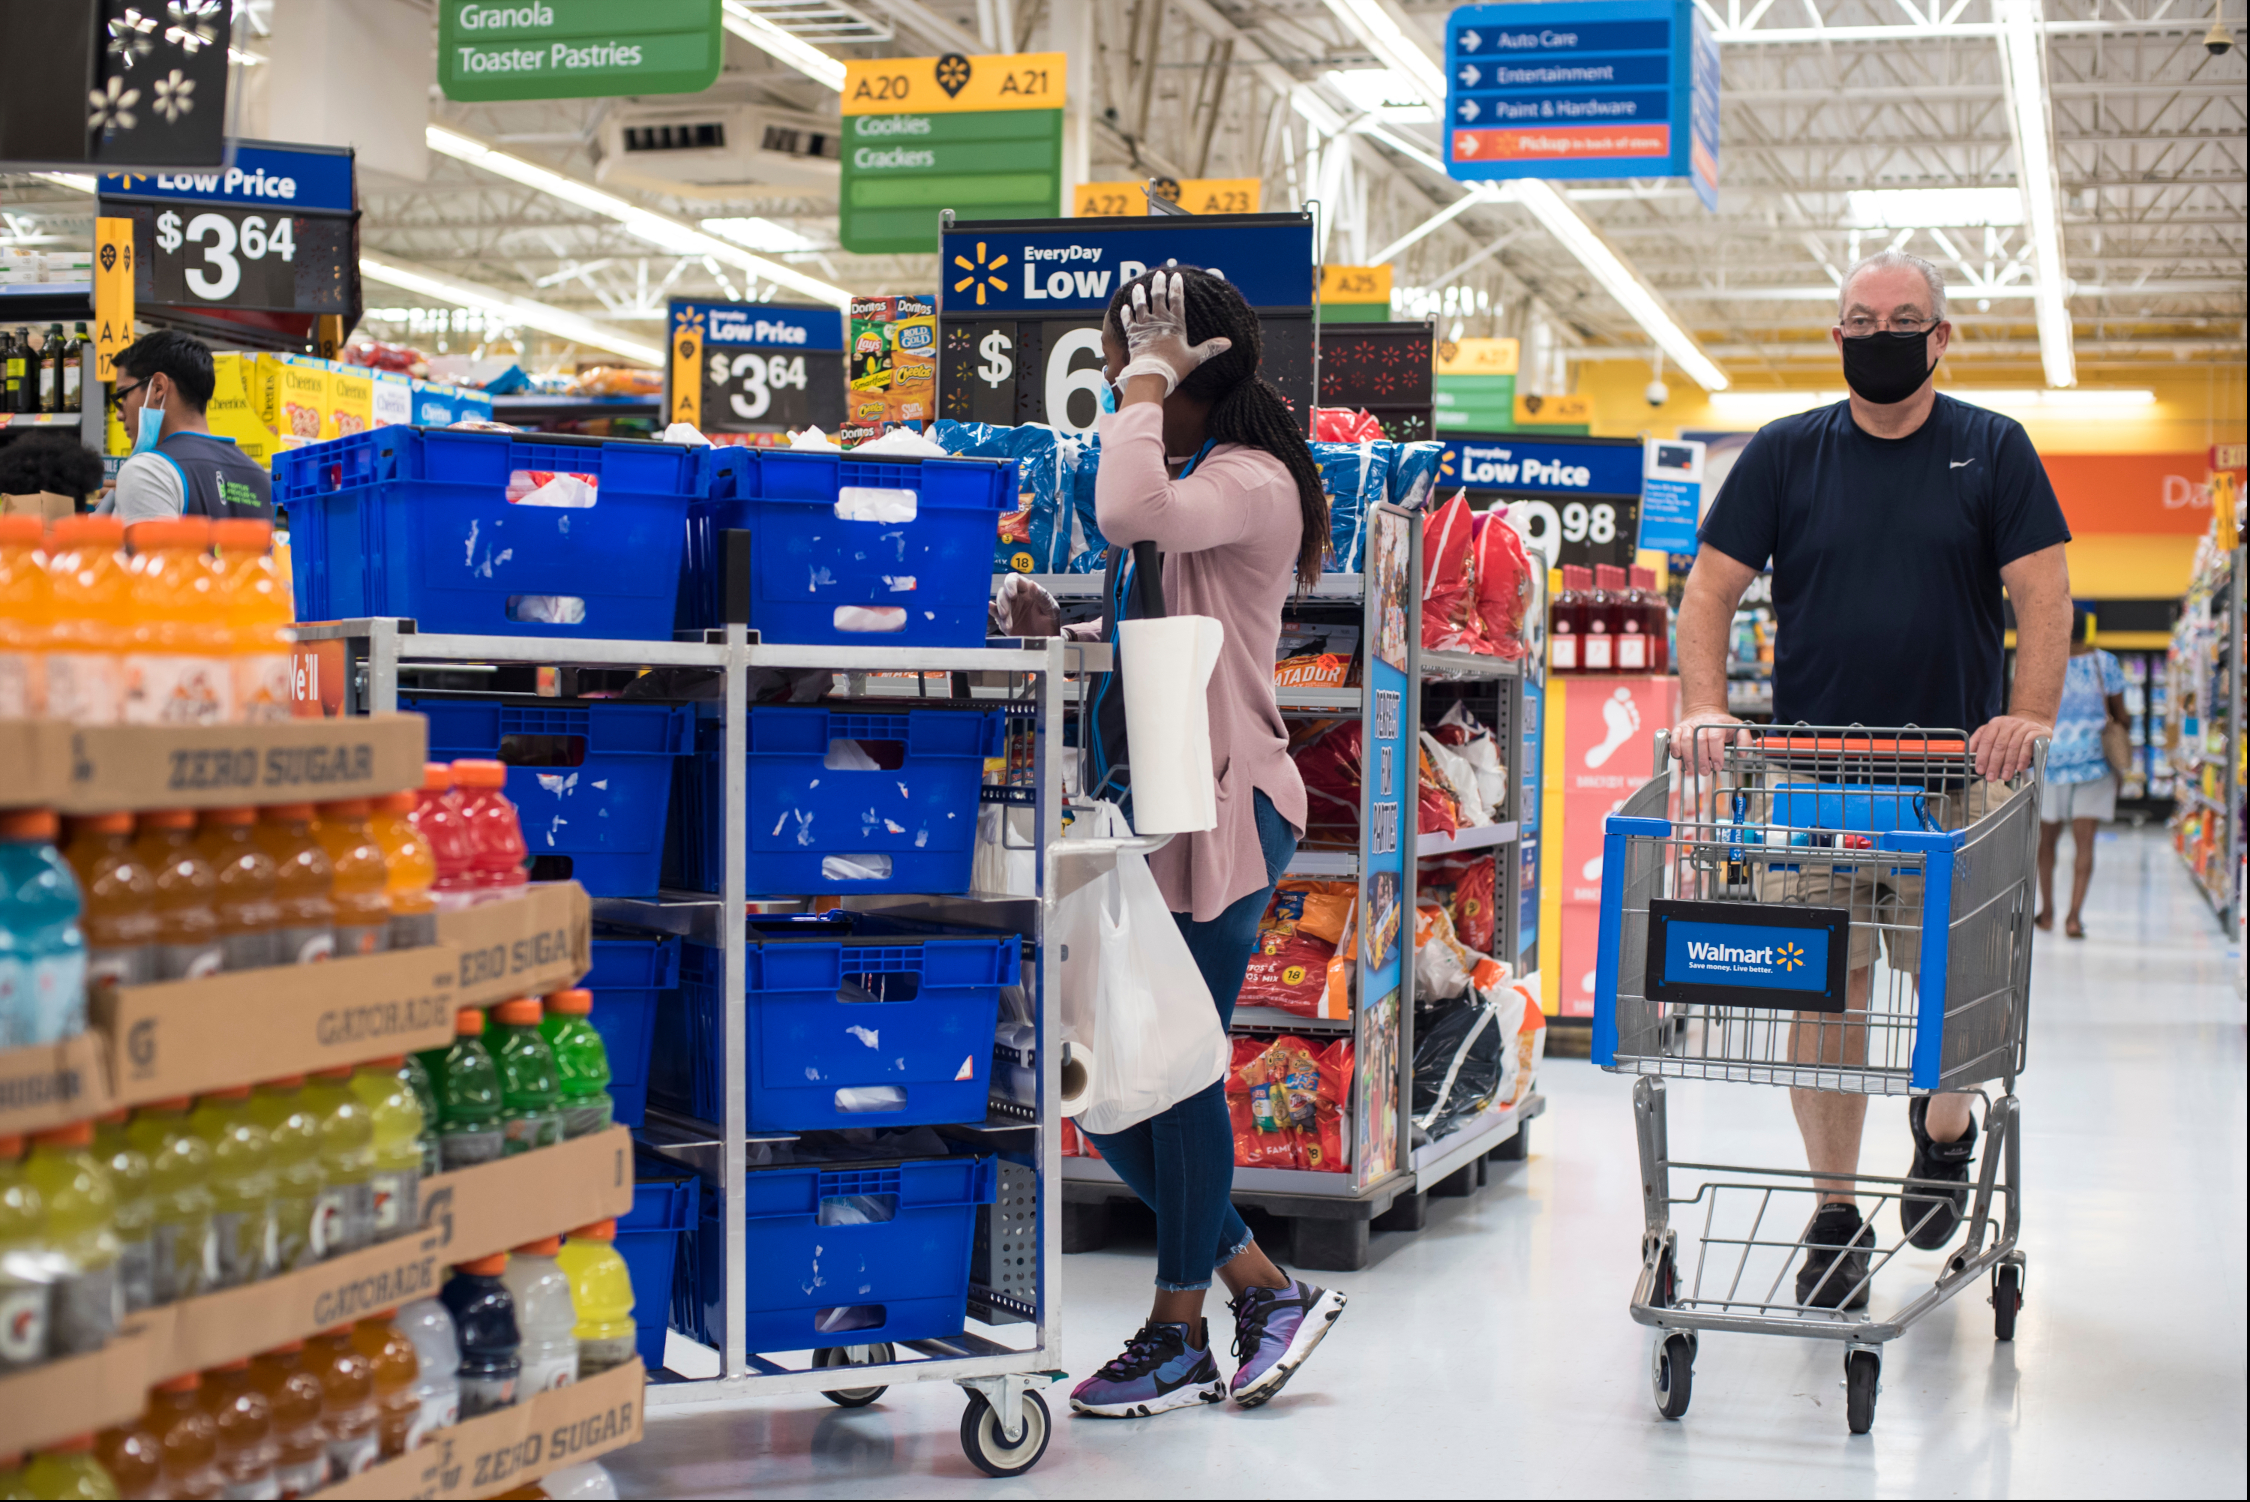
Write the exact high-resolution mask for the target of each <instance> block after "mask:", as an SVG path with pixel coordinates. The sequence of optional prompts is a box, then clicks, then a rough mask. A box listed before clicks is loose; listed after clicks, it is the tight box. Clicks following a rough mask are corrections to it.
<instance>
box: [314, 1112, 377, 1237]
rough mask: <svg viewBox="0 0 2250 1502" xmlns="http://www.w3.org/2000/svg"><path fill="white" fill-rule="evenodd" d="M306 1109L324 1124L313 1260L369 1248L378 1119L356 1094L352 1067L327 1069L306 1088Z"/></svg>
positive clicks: (321, 1128) (373, 1223)
mask: <svg viewBox="0 0 2250 1502" xmlns="http://www.w3.org/2000/svg"><path fill="white" fill-rule="evenodd" d="M305 1109H306V1110H308V1111H310V1112H311V1113H312V1114H313V1116H314V1117H315V1119H317V1120H318V1121H319V1122H320V1180H321V1183H320V1204H319V1207H318V1208H317V1209H315V1210H314V1211H313V1228H312V1245H313V1256H314V1257H315V1258H322V1259H325V1258H328V1257H339V1256H342V1255H343V1254H344V1253H345V1252H356V1251H358V1250H359V1249H360V1248H361V1247H363V1246H366V1245H367V1243H368V1239H369V1237H370V1236H371V1235H373V1233H374V1229H375V1185H374V1174H375V1121H374V1117H373V1116H372V1115H371V1114H370V1113H369V1111H368V1109H367V1106H366V1104H365V1103H364V1102H363V1101H361V1100H360V1098H359V1096H358V1095H357V1094H355V1093H354V1092H353V1090H352V1072H351V1070H349V1069H323V1070H319V1071H318V1072H316V1073H315V1074H314V1075H313V1076H312V1077H311V1078H310V1079H309V1080H308V1081H307V1082H306V1084H305Z"/></svg>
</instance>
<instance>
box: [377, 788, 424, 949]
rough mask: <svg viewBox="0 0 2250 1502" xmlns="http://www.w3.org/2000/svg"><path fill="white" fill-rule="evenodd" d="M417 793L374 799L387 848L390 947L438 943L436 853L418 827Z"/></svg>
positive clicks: (385, 883) (385, 889) (385, 875)
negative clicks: (415, 819)
mask: <svg viewBox="0 0 2250 1502" xmlns="http://www.w3.org/2000/svg"><path fill="white" fill-rule="evenodd" d="M420 801H421V797H420V795H419V794H417V793H411V792H408V793H392V794H389V795H388V796H386V797H382V798H378V799H376V800H375V811H374V814H373V815H372V816H371V817H370V819H369V821H368V822H369V824H370V825H371V826H372V827H373V829H374V831H375V843H376V844H378V845H380V846H382V848H383V893H384V896H385V898H386V899H387V900H388V901H389V903H390V905H391V937H390V943H389V945H388V946H387V947H388V948H391V949H420V948H421V947H422V946H424V945H425V944H435V943H436V942H437V894H436V893H435V892H434V891H433V890H432V889H433V888H434V887H435V886H436V885H437V873H438V868H437V856H436V854H435V853H434V852H433V851H432V850H431V849H430V842H429V841H428V840H426V839H424V838H423V837H422V831H421V830H420V829H418V828H417V827H415V823H414V817H413V815H414V807H415V805H416V804H417V803H418V802H420Z"/></svg>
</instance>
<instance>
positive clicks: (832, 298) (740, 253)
mask: <svg viewBox="0 0 2250 1502" xmlns="http://www.w3.org/2000/svg"><path fill="white" fill-rule="evenodd" d="M424 135H425V137H426V138H427V139H428V141H429V144H430V149H431V150H432V151H435V152H439V153H442V154H443V155H445V156H449V157H452V158H454V159H455V160H457V161H463V162H467V163H468V164H469V165H470V166H472V167H479V168H482V169H483V170H484V171H486V172H490V173H492V174H493V175H495V176H497V177H505V178H507V179H509V180H510V181H512V182H519V183H522V184H523V185H524V186H525V187H527V188H536V189H538V190H539V191H540V192H542V193H545V194H547V195H548V196H549V197H553V198H560V199H562V200H563V201H564V202H565V203H574V204H576V205H578V206H579V207H580V208H582V209H590V210H592V211H593V212H594V213H597V214H600V215H602V216H604V217H605V218H609V219H614V220H616V221H617V222H618V223H619V224H622V225H624V226H625V228H626V229H627V230H628V231H629V232H631V233H632V234H635V235H638V236H640V237H641V238H642V239H644V240H646V241H648V242H649V243H651V244H653V245H658V246H662V247H663V248H664V249H665V250H668V251H671V252H672V253H673V254H675V255H683V256H711V257H713V258H715V259H717V260H720V261H723V262H725V263H726V264H727V265H729V266H736V267H740V268H741V269H742V270H744V271H747V272H749V273H750V274H751V275H752V276H756V277H762V278H764V279H765V280H766V281H769V282H773V283H776V284H777V285H780V286H783V287H787V288H789V289H790V290H791V291H793V292H799V293H802V294H803V295H805V296H807V297H810V298H814V299H816V300H818V301H820V302H824V303H827V304H829V305H830V306H831V307H837V308H845V307H849V306H850V305H851V300H852V295H851V294H850V293H849V292H846V291H845V290H844V289H843V288H841V287H835V286H830V285H829V284H828V283H827V282H824V281H822V280H821V279H820V278H818V277H816V276H807V275H805V274H804V273H803V272H801V271H798V270H796V269H795V268H794V267H790V266H784V265H783V264H781V262H779V261H772V260H768V259H766V258H765V257H764V256H761V255H754V254H752V253H751V252H749V251H747V250H744V249H743V248H742V247H741V246H739V245H735V244H733V243H732V242H730V241H727V240H722V239H720V238H719V237H718V236H716V235H708V234H705V233H704V232H703V231H702V230H699V229H697V228H696V227H695V226H693V225H691V224H688V223H686V222H684V221H682V220H679V219H674V218H673V217H672V216H671V215H669V214H660V213H657V212H656V211H655V210H653V209H644V208H642V207H641V206H640V205H638V204H635V203H628V202H626V201H625V200H624V199H622V198H619V197H618V196H617V195H616V194H614V193H605V192H603V191H602V190H601V189H600V188H597V187H594V186H593V185H592V184H590V183H582V182H580V181H578V179H576V178H574V177H567V176H565V175H564V174H562V173H560V172H557V171H555V170H554V169H552V168H549V167H542V166H540V165H539V164H538V163H536V162H528V161H525V160H524V159H523V158H522V157H520V156H511V155H510V154H509V153H507V152H505V151H499V150H496V149H494V148H493V147H490V146H487V145H485V144H484V143H483V142H482V141H479V140H477V139H476V138H475V137H473V136H465V135H463V134H461V133H460V132H459V131H456V130H449V129H447V128H446V127H445V126H442V125H432V126H430V127H429V128H428V129H427V131H425V132H424Z"/></svg>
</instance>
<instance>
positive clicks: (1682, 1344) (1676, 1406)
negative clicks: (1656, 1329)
mask: <svg viewBox="0 0 2250 1502" xmlns="http://www.w3.org/2000/svg"><path fill="white" fill-rule="evenodd" d="M1649 1380H1650V1383H1651V1385H1652V1386H1653V1387H1654V1388H1655V1391H1656V1411H1657V1412H1658V1413H1661V1414H1663V1415H1664V1416H1665V1417H1666V1418H1668V1419H1676V1418H1678V1417H1679V1416H1680V1415H1681V1414H1683V1413H1686V1412H1687V1406H1688V1398H1689V1397H1690V1395H1691V1394H1692V1393H1693V1392H1694V1390H1695V1336H1694V1335H1693V1334H1692V1333H1691V1332H1687V1331H1680V1330H1674V1331H1672V1332H1671V1333H1669V1334H1667V1335H1666V1336H1665V1337H1664V1338H1663V1339H1662V1340H1660V1341H1658V1342H1657V1343H1656V1352H1655V1356H1654V1358H1653V1360H1652V1361H1651V1364H1650V1369H1649Z"/></svg>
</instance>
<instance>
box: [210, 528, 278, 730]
mask: <svg viewBox="0 0 2250 1502" xmlns="http://www.w3.org/2000/svg"><path fill="white" fill-rule="evenodd" d="M211 541H212V542H213V543H215V544H217V546H218V549H219V574H220V578H221V584H220V590H219V597H220V602H221V608H222V610H223V611H224V614H225V619H226V623H227V628H228V633H229V635H230V636H231V637H232V638H233V645H234V653H233V659H232V662H231V667H232V670H233V674H234V684H233V687H234V717H235V719H236V720H237V721H238V722H241V723H245V724H255V723H258V722H261V721H266V720H286V719H288V718H289V715H290V708H289V703H290V688H289V681H290V676H291V668H290V655H289V653H290V647H291V645H292V644H293V642H294V637H293V636H292V634H291V632H290V630H289V627H290V625H291V623H293V622H294V621H295V620H296V618H297V611H296V605H295V602H294V601H293V600H292V599H291V597H290V593H289V583H288V581H287V580H285V579H283V578H282V577H281V570H280V569H279V567H277V566H276V564H275V563H274V559H273V523H272V522H268V521H257V520H255V519H252V518H248V517H243V518H232V519H227V520H223V521H215V522H213V523H211Z"/></svg>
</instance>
